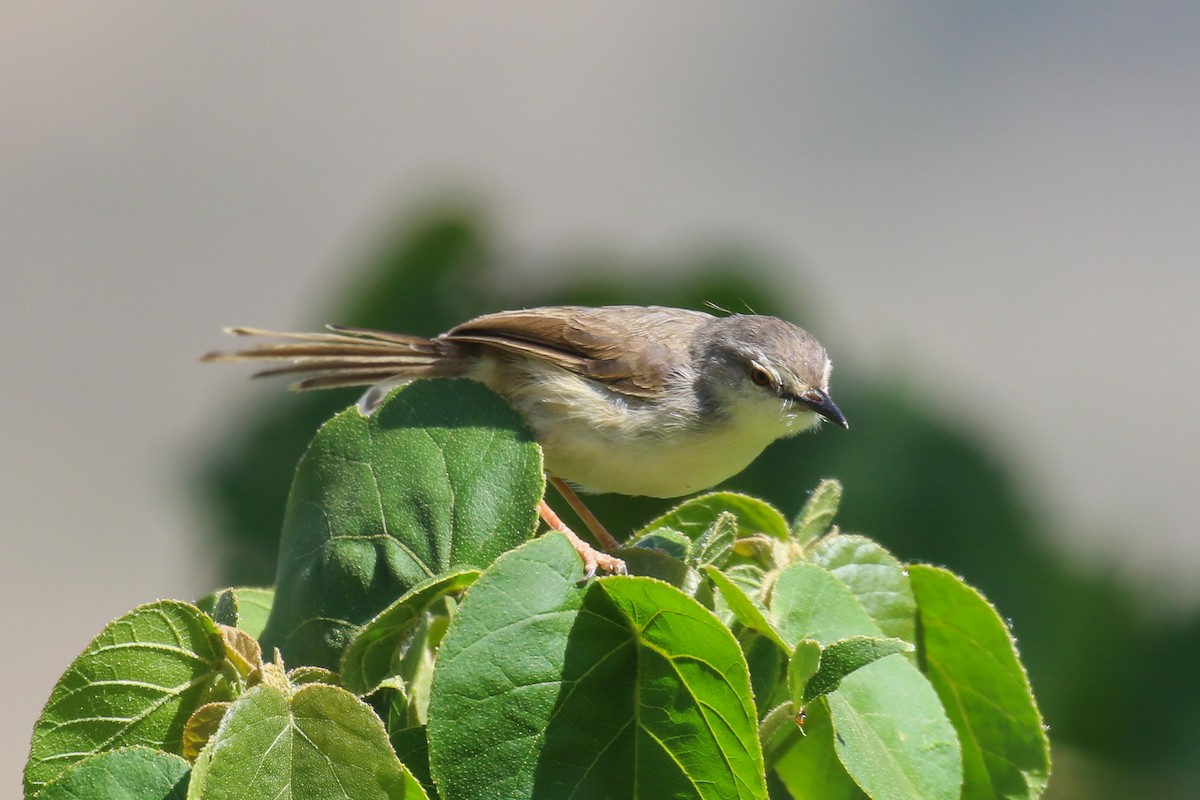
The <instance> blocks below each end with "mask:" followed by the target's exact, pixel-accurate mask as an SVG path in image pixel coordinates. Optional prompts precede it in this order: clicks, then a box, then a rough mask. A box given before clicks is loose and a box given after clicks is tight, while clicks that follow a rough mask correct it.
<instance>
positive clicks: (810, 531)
mask: <svg viewBox="0 0 1200 800" xmlns="http://www.w3.org/2000/svg"><path fill="white" fill-rule="evenodd" d="M841 503H842V484H841V483H839V482H838V481H835V480H833V479H831V478H826V479H825V480H823V481H821V482H820V483H819V484H817V488H815V489H813V490H812V494H810V495H809V496H808V501H807V502H806V503H805V504H804V508H802V509H800V513H799V514H797V515H796V519H794V520H792V527H791V536H792V538H793V539H795V540H796V541H797V542H799V543H800V544H808V543H809V542H811V541H814V540H816V539H817V538H818V537H819V536H821V535H822V534H824V533H825V531H827V530H829V526H831V525H832V524H833V518H834V517H836V516H837V512H838V506H840V505H841Z"/></svg>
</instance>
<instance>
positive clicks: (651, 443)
mask: <svg viewBox="0 0 1200 800" xmlns="http://www.w3.org/2000/svg"><path fill="white" fill-rule="evenodd" d="M535 431H536V428H535ZM608 433H610V432H609V431H605V430H603V429H597V428H594V427H584V428H581V429H579V430H576V431H571V432H566V431H563V430H561V428H560V427H559V428H556V431H555V433H554V434H553V435H539V436H538V439H539V441H541V442H542V447H543V450H544V451H545V455H546V471H547V472H549V473H550V474H551V475H556V476H558V477H560V478H563V479H564V480H567V481H570V482H571V483H573V484H576V485H578V486H580V487H581V488H583V489H584V490H587V491H592V492H616V493H617V494H627V495H643V496H647V497H679V496H680V495H685V494H691V493H692V492H698V491H700V490H702V489H707V488H709V487H710V486H715V485H716V484H718V483H720V482H721V481H723V480H725V479H726V478H729V477H732V476H733V475H736V474H737V473H739V472H741V471H742V470H743V469H745V468H746V467H747V466H748V465H749V464H750V462H752V461H753V460H754V459H755V458H757V457H758V455H759V454H760V453H762V451H763V449H764V448H765V447H766V446H767V445H768V444H770V443H771V442H772V441H773V440H774V439H775V436H774V435H766V436H763V435H759V436H755V435H754V432H747V431H734V430H732V429H730V430H708V431H705V432H704V433H698V432H692V431H686V432H685V431H676V432H673V433H672V434H670V435H665V436H645V435H643V436H637V435H628V434H625V435H618V436H611V435H607V434H608ZM564 434H565V435H564Z"/></svg>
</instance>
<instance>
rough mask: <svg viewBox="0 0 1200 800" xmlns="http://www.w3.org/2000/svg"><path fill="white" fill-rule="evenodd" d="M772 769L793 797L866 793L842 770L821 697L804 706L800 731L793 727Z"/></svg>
mask: <svg viewBox="0 0 1200 800" xmlns="http://www.w3.org/2000/svg"><path fill="white" fill-rule="evenodd" d="M774 768H775V773H776V774H777V775H778V776H779V778H780V779H781V780H782V781H783V783H784V785H785V786H786V787H787V788H788V791H789V792H791V794H792V796H793V797H796V798H804V800H809V798H820V800H865V798H866V797H867V795H865V794H863V791H862V789H860V788H858V784H856V783H855V782H854V779H853V778H851V777H850V774H849V773H848V772H846V768H845V767H844V766H842V762H841V759H839V758H838V755H837V750H836V748H835V747H834V738H833V722H832V721H831V720H830V719H829V708H828V706H826V704H825V702H824V701H823V700H818V701H817V702H815V703H813V704H812V705H810V706H808V708H807V709H806V713H805V719H804V734H803V735H800V733H799V732H798V731H797V732H796V733H795V734H793V735H792V736H791V737H789V739H788V741H787V743H786V745H785V746H784V747H782V748H781V750H780V752H779V754H778V756H777V758H776V760H775V764H774Z"/></svg>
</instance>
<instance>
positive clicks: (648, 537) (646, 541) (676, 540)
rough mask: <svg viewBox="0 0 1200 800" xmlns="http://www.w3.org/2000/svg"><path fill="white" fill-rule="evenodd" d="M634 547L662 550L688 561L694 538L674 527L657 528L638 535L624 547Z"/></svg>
mask: <svg viewBox="0 0 1200 800" xmlns="http://www.w3.org/2000/svg"><path fill="white" fill-rule="evenodd" d="M633 548H641V549H645V550H661V551H662V552H664V553H666V554H667V555H669V556H671V557H672V558H675V559H677V560H679V561H685V562H686V561H687V560H688V559H690V558H691V555H692V540H691V539H689V538H688V537H687V536H686V535H684V534H682V533H680V532H679V531H677V530H674V529H672V528H655V529H654V530H653V531H651V532H650V533H646V534H643V535H641V536H638V537H637V538H635V539H634V540H633V541H631V542H629V543H628V544H626V545H625V546H624V548H623V549H626V550H630V549H633Z"/></svg>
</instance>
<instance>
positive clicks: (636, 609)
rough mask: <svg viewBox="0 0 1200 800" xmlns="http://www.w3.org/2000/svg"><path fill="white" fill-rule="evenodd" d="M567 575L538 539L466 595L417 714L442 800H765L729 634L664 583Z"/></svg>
mask: <svg viewBox="0 0 1200 800" xmlns="http://www.w3.org/2000/svg"><path fill="white" fill-rule="evenodd" d="M582 574H583V568H582V564H581V562H580V560H579V558H578V556H577V555H576V554H575V552H574V550H573V549H572V548H571V547H570V545H569V544H568V543H567V542H566V540H565V539H564V538H563V537H561V536H559V535H557V534H552V535H548V536H546V537H543V538H542V539H539V540H537V541H535V542H531V543H529V544H526V545H523V546H522V547H520V548H518V549H516V550H514V551H513V552H511V553H508V554H506V555H504V556H503V557H501V558H500V559H499V560H498V561H497V562H496V563H495V565H493V566H492V567H491V568H489V569H488V570H487V571H486V572H485V573H484V575H483V577H481V578H480V579H479V581H478V582H476V583H475V585H474V586H472V587H471V588H470V589H469V590H468V591H467V594H466V597H465V599H464V600H463V602H462V604H461V606H460V607H459V610H458V613H457V614H456V615H455V617H454V621H453V623H452V624H451V627H450V631H449V632H448V633H447V635H446V638H445V640H444V641H443V643H442V647H441V652H440V654H439V656H438V664H437V668H436V670H435V673H434V679H433V696H432V700H431V702H430V707H429V729H428V735H429V757H430V768H431V771H432V774H433V776H434V778H435V780H436V781H437V783H438V786H439V788H440V791H441V793H442V796H443V797H445V798H447V800H455V799H456V798H472V799H473V800H474V799H476V798H512V797H544V798H555V799H556V800H557V798H562V797H567V796H570V797H574V798H580V799H581V800H582V799H583V798H591V797H597V798H622V797H629V798H632V797H656V798H657V797H664V798H665V797H702V798H715V797H720V798H762V797H765V794H766V787H765V785H764V783H763V774H762V769H763V767H762V756H761V754H760V752H759V747H758V740H757V735H756V734H757V731H756V720H755V710H754V705H753V702H752V700H751V694H750V686H749V675H748V672H747V669H746V663H745V660H744V659H743V657H742V653H741V650H740V649H739V648H738V646H737V643H736V641H735V640H734V639H733V637H732V635H731V634H730V633H729V631H728V630H727V629H726V628H725V627H724V626H723V625H721V624H720V622H719V621H718V620H717V619H716V618H715V617H714V616H713V615H712V614H711V613H710V612H708V611H707V610H705V609H704V608H703V607H702V606H700V605H699V604H697V603H696V602H695V601H694V600H692V599H691V598H689V597H687V596H686V595H684V594H683V593H681V592H680V591H678V590H677V589H675V588H673V587H671V586H669V585H667V584H664V583H661V582H659V581H656V580H653V579H649V578H642V577H611V578H604V579H601V580H598V581H593V582H591V583H589V584H586V585H580V584H579V579H580V578H581V577H582Z"/></svg>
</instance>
